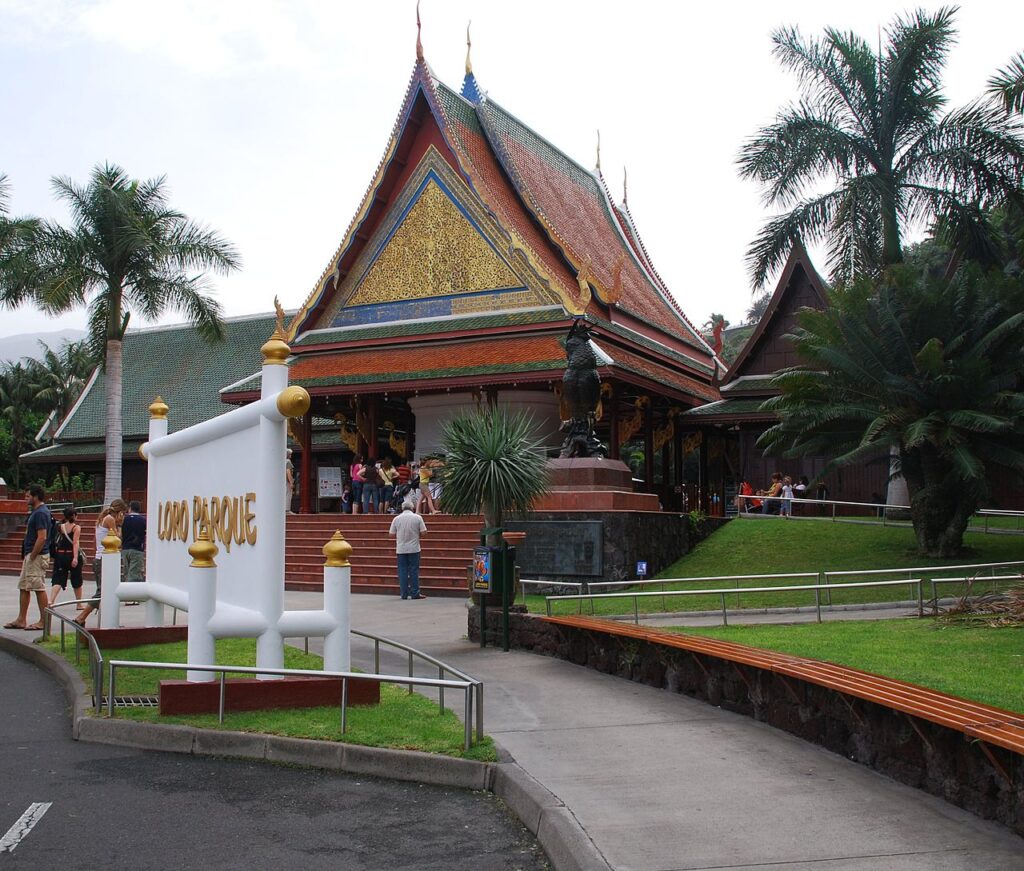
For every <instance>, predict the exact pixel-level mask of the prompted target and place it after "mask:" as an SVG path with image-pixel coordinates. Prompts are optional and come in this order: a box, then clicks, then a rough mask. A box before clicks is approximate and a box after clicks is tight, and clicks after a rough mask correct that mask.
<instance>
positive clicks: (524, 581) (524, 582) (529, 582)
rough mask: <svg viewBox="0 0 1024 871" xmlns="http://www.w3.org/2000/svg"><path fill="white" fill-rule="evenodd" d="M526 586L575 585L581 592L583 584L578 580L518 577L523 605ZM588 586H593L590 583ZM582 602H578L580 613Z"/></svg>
mask: <svg viewBox="0 0 1024 871" xmlns="http://www.w3.org/2000/svg"><path fill="white" fill-rule="evenodd" d="M527 586H533V587H575V588H576V589H577V590H579V591H580V592H583V584H582V583H579V582H578V581H538V580H535V579H533V578H520V579H519V588H520V589H521V590H522V591H523V605H524V606H525V605H526V588H527ZM588 586H593V584H590V585H588ZM582 608H583V604H582V603H580V613H581V614H582V613H583V610H582Z"/></svg>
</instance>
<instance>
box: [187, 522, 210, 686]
mask: <svg viewBox="0 0 1024 871" xmlns="http://www.w3.org/2000/svg"><path fill="white" fill-rule="evenodd" d="M188 552H189V555H190V556H191V557H192V562H191V563H190V564H189V569H188V659H187V662H188V664H189V665H216V664H217V646H216V640H215V639H214V637H213V633H212V632H211V631H210V621H211V620H212V619H213V614H214V612H215V611H216V610H217V564H216V563H215V562H214V561H213V558H214V557H215V556H216V555H217V545H215V544H214V543H213V542H212V541H211V540H210V528H209V527H208V526H206V525H205V524H204V525H203V528H202V530H201V531H200V533H199V537H198V538H197V539H196V540H195V541H194V542H193V543H192V545H191V546H190V547H189V549H188ZM185 679H186V680H190V681H212V680H216V679H217V675H216V674H214V673H213V672H212V671H189V672H187V673H186V675H185Z"/></svg>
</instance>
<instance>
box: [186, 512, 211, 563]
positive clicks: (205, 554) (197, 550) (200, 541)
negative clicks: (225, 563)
mask: <svg viewBox="0 0 1024 871" xmlns="http://www.w3.org/2000/svg"><path fill="white" fill-rule="evenodd" d="M188 555H189V556H190V557H192V562H191V563H190V565H191V566H192V567H193V568H197V569H212V568H215V567H216V565H217V563H215V562H214V561H213V558H214V557H215V556H217V545H215V544H214V543H213V541H212V540H211V539H210V526H209V524H206V523H204V524H203V526H202V528H201V529H200V530H199V537H198V538H197V539H196V540H195V541H194V542H192V544H191V546H190V547H189V549H188Z"/></svg>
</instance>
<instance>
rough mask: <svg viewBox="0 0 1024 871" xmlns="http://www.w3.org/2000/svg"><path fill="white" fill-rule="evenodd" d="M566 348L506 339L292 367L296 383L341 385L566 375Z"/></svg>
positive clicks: (322, 357)
mask: <svg viewBox="0 0 1024 871" xmlns="http://www.w3.org/2000/svg"><path fill="white" fill-rule="evenodd" d="M564 366H565V348H564V347H563V346H562V344H561V342H560V341H559V340H558V337H557V336H527V337H525V338H524V337H517V338H516V341H514V342H510V341H502V340H501V339H500V338H494V337H492V338H487V339H479V340H474V341H468V342H447V343H443V344H436V345H427V344H422V345H415V346H409V345H406V346H402V347H395V346H388V347H382V348H371V349H367V350H355V351H337V352H334V353H331V354H316V355H311V356H308V357H300V358H299V359H297V360H296V361H295V362H293V363H292V364H291V367H290V372H289V379H290V380H291V381H292V383H297V384H301V383H304V382H310V381H313V382H320V381H322V380H323V379H330V380H332V381H333V382H335V383H338V384H348V383H366V382H373V381H378V382H383V381H388V382H394V381H418V380H425V379H430V378H442V377H446V376H448V377H451V376H457V375H462V374H469V375H472V374H486V373H487V372H495V373H497V372H503V373H505V372H516V371H523V372H528V371H531V370H538V369H556V370H560V369H561V368H563V367H564Z"/></svg>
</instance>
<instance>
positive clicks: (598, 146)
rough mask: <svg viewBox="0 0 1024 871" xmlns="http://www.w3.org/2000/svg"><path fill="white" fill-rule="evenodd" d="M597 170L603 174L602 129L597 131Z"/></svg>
mask: <svg viewBox="0 0 1024 871" xmlns="http://www.w3.org/2000/svg"><path fill="white" fill-rule="evenodd" d="M597 172H598V175H600V174H601V130H600V128H599V129H598V131H597Z"/></svg>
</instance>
